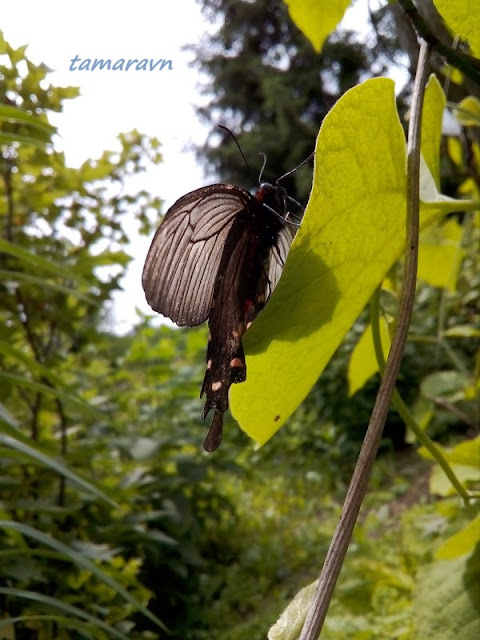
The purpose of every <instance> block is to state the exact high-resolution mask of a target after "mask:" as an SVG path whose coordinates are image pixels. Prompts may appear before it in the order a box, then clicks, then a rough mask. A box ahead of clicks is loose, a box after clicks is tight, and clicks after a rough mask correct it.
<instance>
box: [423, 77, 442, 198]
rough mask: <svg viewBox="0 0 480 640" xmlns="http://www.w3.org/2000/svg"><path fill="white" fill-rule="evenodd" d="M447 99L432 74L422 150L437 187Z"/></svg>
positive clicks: (427, 95) (424, 119)
mask: <svg viewBox="0 0 480 640" xmlns="http://www.w3.org/2000/svg"><path fill="white" fill-rule="evenodd" d="M445 105H446V98H445V94H444V92H443V89H442V87H441V85H440V82H439V81H438V80H437V77H436V76H435V75H434V74H432V75H431V76H430V78H429V80H428V84H427V87H426V89H425V98H424V103H423V112H422V114H423V115H422V139H421V150H422V155H423V158H424V160H425V162H426V164H427V166H428V168H429V169H430V172H431V174H432V176H433V179H434V180H435V184H436V185H437V187H438V186H439V185H440V143H441V140H442V120H443V112H444V110H445Z"/></svg>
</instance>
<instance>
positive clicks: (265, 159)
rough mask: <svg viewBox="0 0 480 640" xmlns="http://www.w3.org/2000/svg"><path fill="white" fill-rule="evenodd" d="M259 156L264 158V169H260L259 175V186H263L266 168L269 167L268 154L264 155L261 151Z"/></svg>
mask: <svg viewBox="0 0 480 640" xmlns="http://www.w3.org/2000/svg"><path fill="white" fill-rule="evenodd" d="M258 155H259V156H262V158H263V164H262V168H261V169H260V173H259V174H258V184H262V176H263V172H264V171H265V167H266V165H267V154H266V153H263V151H261V152H260V153H259V154H258Z"/></svg>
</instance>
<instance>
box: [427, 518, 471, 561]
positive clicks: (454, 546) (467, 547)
mask: <svg viewBox="0 0 480 640" xmlns="http://www.w3.org/2000/svg"><path fill="white" fill-rule="evenodd" d="M479 544H480V514H478V515H477V516H476V517H475V518H474V519H473V520H472V521H471V522H469V523H468V524H467V526H465V527H463V528H462V529H460V531H457V533H455V534H454V535H453V536H451V537H450V538H448V539H447V540H445V542H444V543H443V544H442V546H441V547H439V548H438V549H437V551H436V552H435V557H436V558H437V559H438V560H453V559H454V558H459V557H460V556H463V555H465V554H466V553H468V554H471V553H472V552H473V550H474V549H475V547H476V546H477V545H479Z"/></svg>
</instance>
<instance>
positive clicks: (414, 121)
mask: <svg viewBox="0 0 480 640" xmlns="http://www.w3.org/2000/svg"><path fill="white" fill-rule="evenodd" d="M429 54H430V51H429V45H428V44H427V43H426V42H425V41H422V44H421V47H420V56H419V60H418V68H417V75H416V79H415V88H414V92H413V99H412V110H411V113H412V115H411V119H410V124H409V132H408V145H407V241H406V254H405V270H404V274H403V282H402V297H401V302H400V309H399V314H398V322H397V326H396V330H395V333H394V335H393V339H392V345H391V348H390V352H389V354H388V358H387V363H386V366H385V375H384V377H383V378H382V381H381V383H380V387H379V390H378V394H377V398H376V401H375V405H374V407H373V411H372V415H371V418H370V423H369V425H368V429H367V433H366V434H365V439H364V441H363V445H362V448H361V450H360V454H359V457H358V461H357V464H356V467H355V470H354V472H353V475H352V479H351V482H350V486H349V488H348V491H347V495H346V498H345V504H344V506H343V512H342V515H341V517H340V521H339V523H338V525H337V529H336V531H335V534H334V536H333V539H332V542H331V544H330V548H329V550H328V553H327V557H326V558H325V563H324V565H323V569H322V573H321V574H320V578H319V581H318V586H317V590H316V593H315V597H314V601H313V603H312V606H311V608H310V611H309V612H308V615H307V619H306V621H305V624H304V627H303V629H302V633H301V635H300V640H317V638H318V636H319V634H320V631H321V628H322V626H323V622H324V620H325V616H326V615H327V611H328V607H329V604H330V600H331V598H332V595H333V590H334V588H335V584H336V582H337V579H338V576H339V574H340V570H341V567H342V564H343V561H344V559H345V555H346V553H347V549H348V545H349V544H350V540H351V538H352V533H353V529H354V527H355V522H356V520H357V516H358V513H359V511H360V506H361V504H362V502H363V498H364V496H365V493H366V490H367V486H368V481H369V478H370V474H371V471H372V467H373V463H374V461H375V456H376V454H377V450H378V445H379V442H380V438H381V435H382V431H383V427H384V424H385V420H386V418H387V413H388V408H389V405H390V398H391V395H392V393H393V390H394V388H395V381H396V378H397V375H398V370H399V368H400V363H401V360H402V356H403V351H404V349H405V344H406V341H407V334H408V327H409V324H410V317H411V314H412V309H413V303H414V299H415V285H416V280H417V260H418V231H419V209H420V200H419V189H420V187H419V174H420V133H421V128H420V125H421V118H422V106H423V96H424V91H425V85H426V83H427V78H428V60H429Z"/></svg>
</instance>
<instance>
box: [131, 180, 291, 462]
mask: <svg viewBox="0 0 480 640" xmlns="http://www.w3.org/2000/svg"><path fill="white" fill-rule="evenodd" d="M286 215H287V211H286V193H285V190H284V189H283V188H282V187H280V186H278V185H276V186H272V185H270V184H268V183H265V184H262V185H260V187H259V189H258V190H257V192H256V194H255V195H252V194H250V193H249V192H248V191H246V190H244V189H242V188H240V187H235V186H233V185H224V184H216V185H210V186H208V187H203V188H201V189H197V190H196V191H192V192H191V193H188V194H186V195H185V196H183V197H182V198H180V199H179V200H177V202H176V203H175V204H174V205H173V206H172V207H170V209H169V210H168V211H167V213H166V214H165V217H164V219H163V221H162V223H161V225H160V227H159V228H158V230H157V233H156V235H155V237H154V239H153V241H152V245H151V247H150V250H149V253H148V255H147V259H146V262H145V267H144V271H143V278H142V282H143V287H144V290H145V294H146V298H147V301H148V303H149V304H150V306H151V307H152V308H153V309H154V310H155V311H158V312H160V313H162V314H163V315H166V316H168V317H169V318H171V319H172V320H173V321H174V322H176V323H177V324H179V325H183V326H195V325H197V324H200V323H202V322H204V321H205V320H207V319H208V324H209V329H210V338H209V342H208V347H207V368H206V373H205V377H204V380H203V385H202V390H201V394H200V396H203V395H205V396H206V402H205V406H204V409H203V412H202V417H203V418H205V417H206V416H207V414H208V413H209V411H210V410H211V409H214V417H213V421H212V424H211V427H210V430H209V432H208V435H207V438H206V439H205V442H204V448H205V449H206V450H207V451H214V450H215V449H216V448H217V447H218V446H219V444H220V441H221V437H222V427H223V414H224V413H225V411H227V409H228V391H229V388H230V386H231V385H232V384H234V383H239V382H243V381H244V380H245V379H246V364H245V354H244V351H243V346H242V336H243V334H244V333H245V331H246V329H247V328H248V327H249V325H250V324H251V322H252V321H253V320H254V318H255V316H256V315H257V314H258V312H259V311H260V310H261V309H262V308H263V306H264V304H265V301H266V299H267V298H268V295H269V294H270V292H271V290H272V289H273V287H274V286H275V284H276V282H277V280H278V278H279V275H280V273H281V269H282V267H283V263H284V260H285V257H286V253H287V252H288V248H289V246H290V243H291V240H292V238H293V231H292V228H291V226H290V225H288V224H286Z"/></svg>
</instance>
